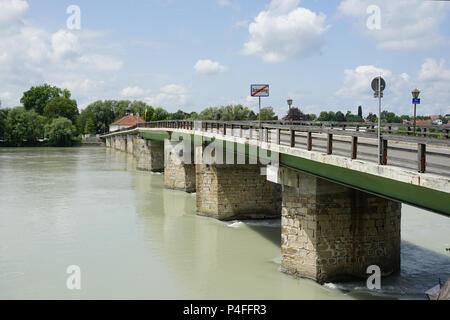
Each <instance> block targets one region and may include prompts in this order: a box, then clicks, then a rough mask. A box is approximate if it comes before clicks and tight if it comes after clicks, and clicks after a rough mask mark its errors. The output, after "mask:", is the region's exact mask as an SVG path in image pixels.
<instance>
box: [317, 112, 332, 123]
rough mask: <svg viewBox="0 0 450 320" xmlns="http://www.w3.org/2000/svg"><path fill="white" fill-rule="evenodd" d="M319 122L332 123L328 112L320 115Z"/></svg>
mask: <svg viewBox="0 0 450 320" xmlns="http://www.w3.org/2000/svg"><path fill="white" fill-rule="evenodd" d="M317 120H318V121H322V122H323V121H332V119H331V117H330V114H329V113H328V112H326V111H322V112H321V113H320V115H319V118H318V119H317Z"/></svg>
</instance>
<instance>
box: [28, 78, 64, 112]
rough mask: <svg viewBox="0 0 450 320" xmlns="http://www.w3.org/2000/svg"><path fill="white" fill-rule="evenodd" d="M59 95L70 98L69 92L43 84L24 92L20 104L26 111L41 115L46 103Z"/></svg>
mask: <svg viewBox="0 0 450 320" xmlns="http://www.w3.org/2000/svg"><path fill="white" fill-rule="evenodd" d="M61 95H63V96H64V97H66V98H70V91H69V90H67V89H65V90H64V91H63V90H61V89H60V88H58V87H52V86H50V85H48V84H44V85H42V86H38V87H32V88H31V89H30V90H28V91H25V92H24V93H23V97H22V99H20V102H21V103H22V104H23V106H24V107H25V109H26V110H35V111H36V112H37V113H38V114H40V115H43V114H44V108H45V106H46V105H47V103H48V102H49V101H51V100H53V99H55V98H57V97H60V96H61Z"/></svg>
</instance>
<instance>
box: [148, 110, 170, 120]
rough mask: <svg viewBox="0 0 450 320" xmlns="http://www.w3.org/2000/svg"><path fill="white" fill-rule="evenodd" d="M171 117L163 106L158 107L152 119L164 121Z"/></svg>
mask: <svg viewBox="0 0 450 320" xmlns="http://www.w3.org/2000/svg"><path fill="white" fill-rule="evenodd" d="M168 117H169V113H168V112H167V111H166V110H164V109H163V108H156V109H155V113H154V114H153V118H152V121H163V120H167V118H168Z"/></svg>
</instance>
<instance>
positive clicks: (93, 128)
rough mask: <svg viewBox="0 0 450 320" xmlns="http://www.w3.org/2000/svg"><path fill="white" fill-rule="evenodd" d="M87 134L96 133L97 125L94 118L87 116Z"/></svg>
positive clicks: (85, 128) (85, 131)
mask: <svg viewBox="0 0 450 320" xmlns="http://www.w3.org/2000/svg"><path fill="white" fill-rule="evenodd" d="M84 133H85V134H96V133H97V127H96V126H95V123H94V120H92V118H87V120H86V125H85V127H84Z"/></svg>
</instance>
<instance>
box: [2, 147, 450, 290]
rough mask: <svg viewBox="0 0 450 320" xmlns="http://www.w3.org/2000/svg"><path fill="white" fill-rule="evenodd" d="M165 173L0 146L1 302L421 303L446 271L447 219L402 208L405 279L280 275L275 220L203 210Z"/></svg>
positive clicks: (128, 161) (72, 152)
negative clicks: (376, 286)
mask: <svg viewBox="0 0 450 320" xmlns="http://www.w3.org/2000/svg"><path fill="white" fill-rule="evenodd" d="M163 180H164V177H163V175H161V174H152V173H148V172H140V171H136V169H135V163H134V159H133V157H132V156H130V155H127V154H125V153H121V152H118V151H113V150H110V149H105V148H101V147H95V148H72V149H52V148H50V149H40V148H38V149H27V148H23V149H0V299H363V298H364V299H372V298H375V299H380V298H383V299H384V298H394V299H424V298H425V295H424V294H423V292H424V291H425V290H426V289H429V288H431V287H433V286H435V285H436V284H437V282H438V278H441V279H442V280H443V281H446V280H447V279H448V278H450V252H446V250H445V248H448V247H450V219H449V218H446V217H443V216H440V215H436V214H433V213H430V212H426V211H423V210H419V209H416V208H413V207H410V206H406V205H404V206H403V222H402V270H401V273H400V274H399V275H395V276H391V277H389V278H386V279H383V280H382V289H381V290H380V291H369V290H368V289H367V288H366V286H365V283H364V282H354V283H347V284H326V285H324V286H321V285H318V284H316V283H314V282H313V281H310V280H305V279H295V278H293V277H291V276H288V275H285V274H283V273H281V272H280V271H279V268H280V259H281V254H280V232H281V231H280V230H281V227H280V221H279V220H275V221H273V220H272V221H259V222H245V221H244V222H241V221H235V222H226V223H225V222H220V221H216V220H214V219H209V218H204V217H199V216H196V214H195V195H190V194H185V193H183V192H178V191H171V190H165V189H164V187H163V185H164V181H163ZM73 265H75V266H79V267H80V270H81V277H80V280H81V290H73V291H72V290H68V289H67V286H66V281H67V279H68V277H69V275H68V274H67V268H68V267H69V266H73Z"/></svg>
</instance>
